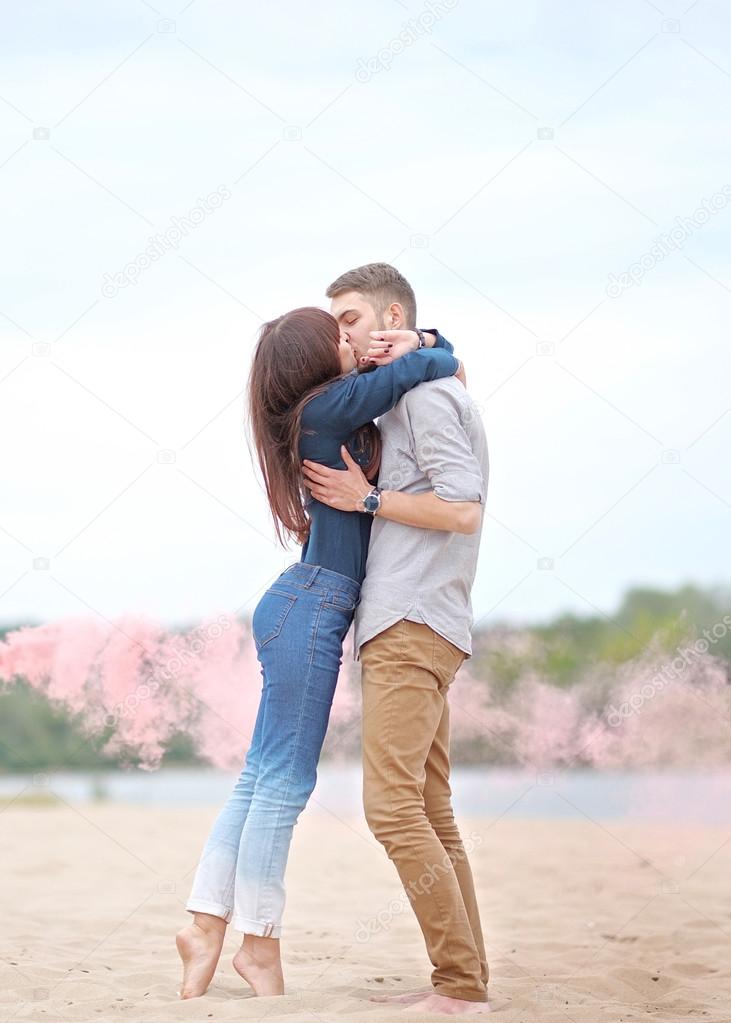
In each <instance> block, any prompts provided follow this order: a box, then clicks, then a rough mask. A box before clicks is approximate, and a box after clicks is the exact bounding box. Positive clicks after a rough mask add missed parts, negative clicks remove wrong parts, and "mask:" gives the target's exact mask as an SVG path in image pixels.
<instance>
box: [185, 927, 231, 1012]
mask: <svg viewBox="0 0 731 1023" xmlns="http://www.w3.org/2000/svg"><path fill="white" fill-rule="evenodd" d="M225 933H226V921H225V920H223V919H222V918H221V917H220V916H211V915H210V914H209V913H196V914H195V916H194V917H193V923H192V924H190V925H189V926H188V927H184V928H183V929H182V930H181V931H178V933H177V934H176V936H175V944H176V945H177V947H178V954H179V956H180V958H181V959H182V960H183V983H182V985H181V987H180V992H179V994H180V997H181V998H198V997H199V996H200V995H203V994H205V993H206V991H207V990H208V985H209V984H210V983H211V981H212V980H213V975H214V973H215V972H216V966H217V965H218V960H219V959H220V957H221V948H222V947H223V937H224V935H225Z"/></svg>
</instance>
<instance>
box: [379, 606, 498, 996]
mask: <svg viewBox="0 0 731 1023" xmlns="http://www.w3.org/2000/svg"><path fill="white" fill-rule="evenodd" d="M360 659H361V664H362V669H363V670H362V688H363V802H364V807H365V814H366V819H367V821H368V826H369V828H370V830H371V831H372V832H373V834H374V835H375V837H376V838H377V839H378V841H379V842H380V843H381V844H382V845H383V846H384V848H385V850H386V852H387V854H388V856H389V858H390V859H391V860H392V861H393V863H394V864H395V866H396V869H397V870H398V873H399V877H400V878H401V882H402V884H403V886H404V888H405V890H406V894H407V896H408V898H409V901H410V902H411V905H412V908H413V910H414V912H415V914H416V917H417V920H418V921H419V926H420V927H421V930H422V933H423V935H424V940H425V942H426V947H427V951H428V953H429V958H430V959H431V962H432V965H433V966H434V970H433V972H432V975H431V980H432V984H433V986H434V988H435V990H436V991H437V992H438V993H439V994H442V995H449V996H451V997H452V998H463V999H466V1000H468V1001H473V1002H484V1001H486V1000H487V981H488V977H489V971H488V965H487V960H486V956H485V944H484V941H483V937H482V929H481V927H480V914H479V911H478V908H477V899H476V897H475V888H474V883H473V880H472V871H471V870H470V865H469V862H468V860H467V855H466V852H465V849H464V845H463V844H462V839H461V837H460V834H459V831H458V829H457V825H456V823H455V820H454V813H453V811H452V803H451V795H452V793H451V789H450V787H449V705H448V703H447V690H448V688H449V686H450V684H451V682H452V680H453V679H454V676H455V673H456V671H457V669H458V668H459V666H460V665H461V663H462V661H463V660H464V659H465V654H464V653H463V652H462V651H461V650H459V649H458V648H457V647H456V646H453V645H452V644H451V643H449V642H448V641H447V640H446V639H443V638H442V637H441V636H439V635H437V633H435V632H434V631H433V630H432V629H430V628H429V627H428V626H427V625H423V624H420V623H417V622H409V621H405V620H404V621H401V622H398V623H397V624H396V625H393V626H391V628H389V629H386V630H385V631H384V632H382V633H380V634H379V635H378V636H376V637H374V638H373V639H371V640H369V641H368V642H367V643H365V644H364V645H363V646H362V647H361V651H360Z"/></svg>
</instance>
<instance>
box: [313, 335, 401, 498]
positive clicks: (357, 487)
mask: <svg viewBox="0 0 731 1023" xmlns="http://www.w3.org/2000/svg"><path fill="white" fill-rule="evenodd" d="M397 333H399V334H400V333H402V331H397ZM403 333H408V331H404V332H403ZM340 454H341V455H342V458H343V461H344V462H345V464H346V465H347V469H329V468H328V467H327V466H326V465H320V463H319V462H311V461H309V459H305V461H304V462H303V463H302V464H303V466H304V468H303V470H302V471H303V473H304V476H305V486H306V487H307V489H308V490H309V491H310V493H311V494H312V496H313V497H314V498H315V500H317V501H320V502H321V503H322V504H327V505H329V506H330V507H331V508H337V509H338V511H346V512H352V511H359V512H362V511H363V498H364V497H365V496H366V495H367V494H370V492H371V490H372V489H373V487H372V486H371V484H370V483H369V482H368V480H367V479H366V477H365V474H364V472H363V470H362V469H361V467H360V466H359V465H358V463H357V462H355V461H354V460H353V459H352V458H351V456H350V452H349V451H348V449H347V448H346V447H345V445H343V446H342V447H341V449H340Z"/></svg>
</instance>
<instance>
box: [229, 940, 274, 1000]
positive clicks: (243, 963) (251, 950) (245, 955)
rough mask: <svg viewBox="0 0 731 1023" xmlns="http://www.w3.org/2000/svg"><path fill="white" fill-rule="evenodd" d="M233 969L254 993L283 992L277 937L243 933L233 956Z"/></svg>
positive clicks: (269, 993)
mask: <svg viewBox="0 0 731 1023" xmlns="http://www.w3.org/2000/svg"><path fill="white" fill-rule="evenodd" d="M234 969H235V970H236V972H237V973H238V974H239V976H241V977H243V978H244V980H245V981H246V983H247V984H249V985H250V986H251V987H252V988H253V989H254V994H255V995H283V994H284V977H283V976H282V960H281V958H280V955H279V938H260V937H258V936H257V935H256V934H245V935H244V940H243V942H242V943H241V948H240V949H239V950H238V952H237V953H236V955H235V956H234Z"/></svg>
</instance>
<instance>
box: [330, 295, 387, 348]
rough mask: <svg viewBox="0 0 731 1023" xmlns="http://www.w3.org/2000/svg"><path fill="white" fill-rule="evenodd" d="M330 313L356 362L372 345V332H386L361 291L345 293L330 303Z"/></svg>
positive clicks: (379, 318) (383, 324)
mask: <svg viewBox="0 0 731 1023" xmlns="http://www.w3.org/2000/svg"><path fill="white" fill-rule="evenodd" d="M330 312H331V313H332V315H333V316H334V317H335V319H336V320H337V321H338V326H339V327H340V334H341V336H342V337H345V338H346V339H347V341H348V343H349V344H350V347H351V348H352V349H353V355H354V356H355V358H356V361H357V360H358V359H360V358H361V356H363V355H365V354H366V352H367V351H368V348H369V346H370V343H371V339H370V337H369V336H368V333H369V331H371V330H385V329H386V325H385V323H382V322H380V320H381V317H379V316H378V314H377V313H376V310H375V309H374V308H373V306H372V305H371V304H370V302H369V301H368V299H366V298H364V297H363V295H361V294H360V292H359V291H344V292H343V293H342V294H340V295H336V296H335V298H333V299H332V300H331V302H330Z"/></svg>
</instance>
